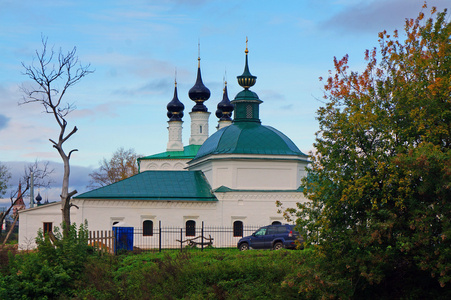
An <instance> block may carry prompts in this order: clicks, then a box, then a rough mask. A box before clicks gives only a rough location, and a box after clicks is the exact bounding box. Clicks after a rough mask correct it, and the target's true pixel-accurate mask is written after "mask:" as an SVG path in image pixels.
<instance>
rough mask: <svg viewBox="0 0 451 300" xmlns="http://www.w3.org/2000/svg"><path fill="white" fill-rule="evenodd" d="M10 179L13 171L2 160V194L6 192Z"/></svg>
mask: <svg viewBox="0 0 451 300" xmlns="http://www.w3.org/2000/svg"><path fill="white" fill-rule="evenodd" d="M10 179H11V172H9V169H8V167H7V166H5V165H4V164H2V163H1V162H0V196H1V195H4V194H5V192H6V189H7V188H8V183H9V180H10Z"/></svg>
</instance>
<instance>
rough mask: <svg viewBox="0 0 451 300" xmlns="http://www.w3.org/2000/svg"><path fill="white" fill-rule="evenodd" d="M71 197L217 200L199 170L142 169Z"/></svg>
mask: <svg viewBox="0 0 451 300" xmlns="http://www.w3.org/2000/svg"><path fill="white" fill-rule="evenodd" d="M74 198H76V199H122V200H124V199H125V200H154V201H158V200H161V201H202V202H204V201H218V200H217V199H216V197H215V195H214V194H213V191H212V190H211V187H210V184H209V183H208V181H207V179H206V178H205V176H204V175H203V173H202V172H201V171H178V172H177V171H145V172H142V173H139V174H137V175H135V176H132V177H129V178H127V179H124V180H121V181H118V182H116V183H113V184H110V185H107V186H104V187H101V188H98V189H95V190H92V191H89V192H86V193H83V194H81V195H78V196H76V197H74Z"/></svg>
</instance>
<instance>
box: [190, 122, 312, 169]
mask: <svg viewBox="0 0 451 300" xmlns="http://www.w3.org/2000/svg"><path fill="white" fill-rule="evenodd" d="M210 154H266V155H296V156H306V155H305V154H304V153H302V152H301V151H300V150H299V149H298V147H297V146H296V145H295V144H294V143H293V141H291V140H290V139H289V138H288V137H287V136H286V135H284V134H283V133H282V132H280V131H278V130H277V129H275V128H273V127H270V126H264V125H261V124H260V123H255V122H239V123H233V124H231V125H229V126H227V127H224V128H222V129H220V130H218V131H216V132H215V133H214V134H213V135H211V136H210V137H209V138H208V139H207V140H206V141H205V142H204V144H203V145H202V146H201V148H200V149H199V151H198V152H197V155H196V157H195V158H194V160H196V159H199V158H201V157H204V156H207V155H210ZM306 157H307V156H306Z"/></svg>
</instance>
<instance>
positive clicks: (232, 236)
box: [90, 222, 261, 253]
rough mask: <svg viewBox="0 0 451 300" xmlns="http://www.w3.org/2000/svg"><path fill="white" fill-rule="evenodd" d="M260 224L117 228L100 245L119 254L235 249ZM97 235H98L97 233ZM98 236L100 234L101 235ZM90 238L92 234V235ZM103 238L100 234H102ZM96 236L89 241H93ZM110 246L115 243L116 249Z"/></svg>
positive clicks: (102, 238)
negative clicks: (234, 226)
mask: <svg viewBox="0 0 451 300" xmlns="http://www.w3.org/2000/svg"><path fill="white" fill-rule="evenodd" d="M260 227H261V226H243V227H241V228H238V229H237V228H235V230H234V228H233V227H224V226H205V225H204V223H203V222H202V226H201V227H191V228H186V227H182V228H181V227H162V226H161V222H159V224H158V227H155V228H152V230H149V229H148V228H147V229H143V228H134V227H115V228H113V234H112V235H108V237H107V236H106V234H105V235H102V236H101V240H99V241H98V243H97V244H99V245H108V250H110V251H111V250H112V251H111V252H114V253H117V252H121V251H134V252H144V251H160V252H161V251H162V250H163V249H181V250H182V249H187V248H188V249H189V248H198V249H204V248H207V247H213V248H235V247H236V246H237V242H238V240H239V239H240V238H242V237H243V236H248V235H251V234H252V233H253V232H255V231H256V230H257V229H258V228H260ZM97 235H98V234H97ZM98 236H99V235H98ZM90 237H91V234H90ZM99 237H100V236H99ZM95 240H96V239H94V238H93V239H92V240H90V241H91V243H92V244H96V242H94V241H95ZM109 245H114V246H113V249H111V247H110V246H109Z"/></svg>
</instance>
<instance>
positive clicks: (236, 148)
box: [19, 45, 308, 249]
mask: <svg viewBox="0 0 451 300" xmlns="http://www.w3.org/2000/svg"><path fill="white" fill-rule="evenodd" d="M237 79H238V84H239V85H240V86H241V87H242V88H243V90H242V91H241V92H239V93H238V94H237V95H236V96H235V98H234V99H233V100H232V101H229V98H228V93H227V82H226V83H225V87H224V91H223V99H222V101H220V102H219V103H218V105H217V111H216V113H215V115H216V117H217V118H218V126H217V131H216V132H214V133H213V134H211V135H209V117H210V114H211V113H210V112H209V111H208V109H207V107H206V106H205V105H204V102H205V101H207V100H208V99H209V97H210V90H209V89H208V88H207V87H206V86H205V85H204V84H203V82H202V76H201V70H200V58H198V69H197V79H196V83H195V84H194V86H193V87H192V88H191V89H190V90H189V93H188V95H189V98H190V99H191V100H192V101H194V103H195V104H194V106H193V107H192V109H191V111H190V112H189V117H190V119H191V124H190V127H191V135H190V138H189V144H188V145H186V146H184V145H183V142H182V125H183V117H184V110H185V106H184V105H183V103H181V102H180V101H179V99H178V92H177V83H175V87H174V97H173V99H172V100H171V101H170V102H169V103H168V104H167V116H168V143H167V146H166V152H163V153H158V154H154V155H149V156H145V157H141V158H139V159H138V164H139V174H137V175H135V176H132V177H130V178H127V179H125V180H122V181H119V182H116V183H113V184H111V185H108V186H104V187H101V188H98V189H94V190H92V191H89V192H86V193H83V194H80V195H78V196H75V197H74V198H73V199H72V203H73V204H74V205H76V207H72V209H71V221H72V222H75V223H77V224H80V223H83V222H84V221H85V220H87V222H88V228H89V230H111V228H112V226H113V225H115V224H117V223H121V224H127V226H131V227H134V228H144V227H147V228H148V227H149V226H155V225H157V224H159V223H160V222H161V224H162V226H173V227H178V228H188V226H199V224H201V222H203V223H204V224H206V225H208V226H224V227H234V228H235V227H237V226H241V227H242V226H243V225H244V226H246V225H261V226H263V225H268V224H272V223H279V222H280V223H282V222H284V220H283V216H282V215H281V214H280V213H278V207H277V206H276V202H277V201H280V202H282V203H283V206H284V207H295V206H296V203H297V202H304V201H306V199H305V198H304V196H303V193H302V191H301V189H300V183H301V178H302V177H304V176H305V175H306V171H305V168H306V166H307V164H308V157H307V156H306V155H305V154H304V153H302V152H301V151H300V150H299V149H298V147H297V146H296V145H295V144H294V143H293V142H292V141H291V140H290V139H289V138H288V137H287V136H286V135H284V134H283V133H282V132H280V131H278V130H277V129H275V128H273V127H271V126H267V125H262V122H261V120H260V116H259V110H260V105H261V104H262V103H263V101H262V100H260V99H259V97H258V95H257V94H256V93H255V92H253V91H251V90H250V88H251V87H253V86H254V85H255V83H256V79H257V77H256V76H253V75H252V74H251V73H250V71H249V65H248V49H247V45H246V50H245V65H244V72H243V74H242V75H240V76H237ZM268 101H271V100H270V99H268ZM232 115H233V118H232ZM60 223H61V203H60V202H56V203H50V204H47V205H43V206H38V207H34V208H29V209H27V210H24V211H21V212H20V229H19V247H20V248H22V249H25V248H27V247H28V248H29V247H30V245H31V244H32V241H33V240H34V238H35V237H36V232H37V231H38V229H39V228H43V229H44V228H47V229H48V228H52V227H51V226H60Z"/></svg>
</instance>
